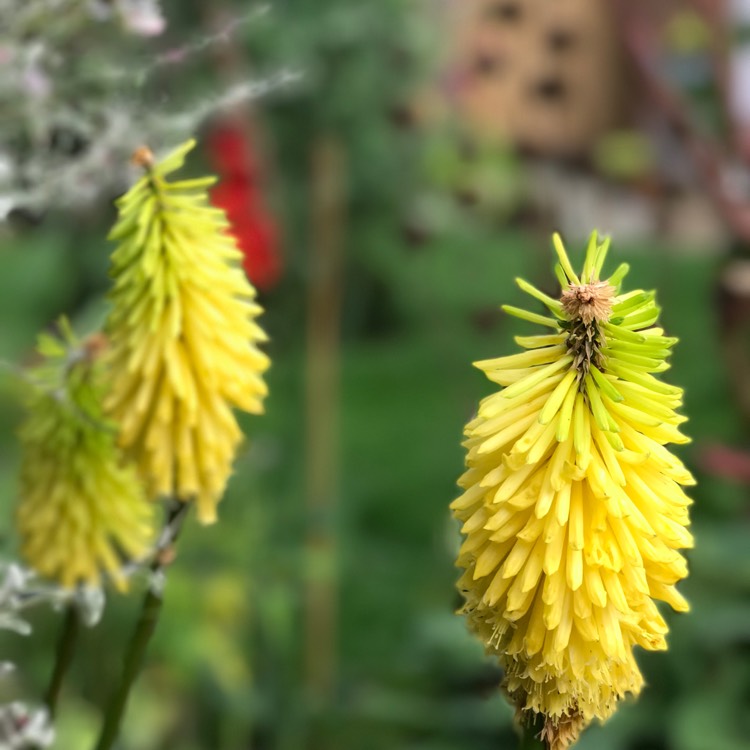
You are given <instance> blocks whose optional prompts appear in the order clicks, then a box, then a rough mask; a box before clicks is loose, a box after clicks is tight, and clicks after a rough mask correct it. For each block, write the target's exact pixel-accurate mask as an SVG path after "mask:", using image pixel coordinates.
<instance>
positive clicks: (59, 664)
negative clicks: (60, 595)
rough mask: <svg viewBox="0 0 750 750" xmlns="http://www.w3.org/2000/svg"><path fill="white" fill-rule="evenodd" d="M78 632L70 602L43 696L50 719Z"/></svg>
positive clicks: (78, 627) (55, 708)
mask: <svg viewBox="0 0 750 750" xmlns="http://www.w3.org/2000/svg"><path fill="white" fill-rule="evenodd" d="M79 630H80V620H79V617H78V611H77V609H76V605H75V604H74V603H73V602H71V603H69V604H68V606H67V608H66V610H65V619H64V620H63V625H62V630H61V631H60V638H59V639H58V641H57V651H56V654H55V666H54V668H53V670H52V677H51V678H50V683H49V686H48V687H47V692H46V693H45V696H44V703H45V705H46V706H47V710H48V711H49V715H50V718H54V716H55V711H56V710H57V702H58V699H59V697H60V690H61V689H62V685H63V681H64V680H65V675H66V674H67V673H68V669H69V668H70V665H71V664H72V662H73V655H74V654H75V649H76V643H77V642H78V631H79Z"/></svg>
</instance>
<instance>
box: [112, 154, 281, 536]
mask: <svg viewBox="0 0 750 750" xmlns="http://www.w3.org/2000/svg"><path fill="white" fill-rule="evenodd" d="M194 145H195V142H194V141H189V142H187V143H185V144H183V145H182V146H180V147H179V148H177V149H176V150H175V151H174V152H173V153H172V154H170V155H169V156H167V157H166V158H165V159H164V160H163V161H162V162H161V163H159V164H156V165H154V164H153V162H152V157H151V154H150V152H148V151H147V150H146V149H142V150H139V152H136V156H135V157H134V158H135V160H136V161H137V162H138V163H139V164H140V165H141V166H143V167H144V168H145V172H146V173H145V175H144V176H143V177H142V178H141V179H140V180H139V181H138V182H137V183H136V184H135V185H134V186H133V187H132V188H131V189H130V191H128V193H127V194H126V195H124V196H123V197H122V198H120V199H119V200H118V202H117V205H118V207H119V212H120V215H119V220H118V221H117V223H116V224H115V226H114V228H113V230H112V232H111V233H110V239H113V240H117V241H118V242H119V246H118V247H117V249H116V250H115V252H114V253H113V254H112V269H111V275H112V277H113V279H114V289H113V290H112V293H111V295H110V299H111V302H112V310H111V313H110V315H109V317H108V319H107V323H106V332H107V336H108V338H109V340H110V350H111V356H110V357H109V366H110V374H111V378H112V388H111V391H110V397H109V399H108V401H107V408H108V411H109V413H110V414H111V415H112V417H114V418H115V419H116V421H117V422H118V423H119V424H120V425H121V433H120V437H121V443H122V445H123V446H124V447H125V448H126V450H127V451H128V453H129V455H131V456H132V457H133V458H134V460H135V461H136V463H137V464H138V466H139V468H140V472H141V475H142V477H143V478H144V481H145V482H146V485H147V487H148V491H149V494H150V495H151V496H152V497H160V496H163V497H166V496H171V497H176V498H178V499H180V500H183V501H188V500H195V502H196V505H197V510H198V517H199V519H200V520H201V521H202V522H204V523H211V522H213V521H214V520H215V519H216V505H217V503H218V501H219V500H220V498H221V496H222V494H223V493H224V488H225V486H226V483H227V480H228V478H229V475H230V473H231V469H232V462H233V460H234V456H235V452H236V450H237V446H238V444H239V442H240V440H241V438H242V434H241V432H240V429H239V426H238V425H237V420H236V419H235V417H234V414H233V412H232V408H233V407H236V408H239V409H243V410H244V411H247V412H252V413H259V412H261V411H262V409H263V406H262V401H263V398H264V396H265V395H266V386H265V383H264V381H263V378H262V373H263V372H264V371H265V370H266V368H267V367H268V358H267V357H266V355H265V354H263V353H262V352H261V351H260V350H259V349H258V348H257V344H258V343H259V342H262V341H265V340H266V336H265V334H264V333H263V331H262V330H261V328H260V327H259V326H258V325H257V323H256V322H255V318H256V316H257V315H258V314H259V313H260V312H261V309H260V307H259V306H258V305H257V304H256V303H255V290H254V289H253V288H252V286H250V284H249V282H248V281H247V278H246V276H245V274H244V272H243V270H242V267H241V261H242V255H241V253H240V252H239V251H238V250H237V248H236V245H235V242H234V240H233V239H232V237H231V235H230V234H229V233H228V231H227V230H228V224H227V221H226V217H225V215H224V212H223V211H221V210H219V209H216V208H212V207H211V206H210V204H209V201H208V193H207V188H208V187H209V186H210V185H211V184H213V182H214V181H215V180H214V178H212V177H206V178H200V179H195V180H183V181H175V182H172V181H170V180H168V179H167V176H168V175H169V174H170V173H171V172H174V171H175V170H177V169H179V168H180V167H181V166H182V164H183V162H184V158H185V155H186V154H187V152H188V151H190V149H192V148H193V146H194Z"/></svg>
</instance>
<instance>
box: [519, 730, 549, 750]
mask: <svg viewBox="0 0 750 750" xmlns="http://www.w3.org/2000/svg"><path fill="white" fill-rule="evenodd" d="M519 750H547V744H546V743H545V742H543V741H542V740H540V739H539V738H538V737H537V735H536V732H535V731H534V729H533V728H530V727H524V729H523V734H522V735H521V744H520V745H519Z"/></svg>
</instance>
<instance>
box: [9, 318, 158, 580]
mask: <svg viewBox="0 0 750 750" xmlns="http://www.w3.org/2000/svg"><path fill="white" fill-rule="evenodd" d="M60 327H61V333H62V338H56V337H54V336H51V335H46V334H44V335H42V336H40V338H39V352H40V354H42V355H43V356H44V358H45V362H44V363H43V364H42V365H40V366H39V367H37V368H36V369H35V370H33V371H32V372H31V373H30V374H29V383H28V386H27V387H28V391H27V397H26V404H25V406H26V417H25V421H24V422H23V424H22V426H21V429H20V440H21V445H22V448H23V462H22V466H21V487H20V496H21V499H20V504H19V507H18V510H17V513H16V521H17V525H18V530H19V533H20V537H21V552H22V555H23V556H24V557H25V558H26V560H27V561H28V563H29V564H30V565H31V567H32V568H34V569H35V570H36V571H37V572H38V573H40V574H41V575H43V576H45V577H47V578H51V579H54V580H57V581H58V582H59V583H60V584H61V585H63V586H64V587H66V588H71V587H73V586H75V585H77V584H87V585H91V586H97V585H99V583H100V581H101V578H102V575H103V574H105V575H107V576H109V577H111V578H112V579H113V581H114V582H115V584H116V585H117V586H118V587H119V588H124V587H125V584H126V577H125V575H124V572H123V563H124V562H126V561H132V560H139V559H141V558H143V557H145V556H146V555H147V554H148V552H149V550H150V544H151V541H152V537H153V524H152V516H153V506H152V505H151V503H149V502H148V500H147V498H146V496H145V493H144V490H143V486H142V483H141V482H140V480H139V478H138V475H137V473H136V471H135V469H134V467H132V466H128V465H125V464H124V463H123V456H122V453H121V450H120V448H119V447H118V445H117V431H116V426H115V425H114V424H113V423H112V422H110V421H108V420H107V419H106V418H105V415H104V411H103V406H102V401H103V396H104V388H105V387H104V377H103V372H102V366H101V361H100V357H99V354H100V351H101V345H102V342H103V339H102V338H101V337H92V338H91V339H89V340H87V341H84V342H83V343H81V342H78V341H76V339H75V337H74V336H73V333H72V331H71V330H70V327H69V326H68V324H67V322H66V321H64V320H63V321H62V322H61V324H60Z"/></svg>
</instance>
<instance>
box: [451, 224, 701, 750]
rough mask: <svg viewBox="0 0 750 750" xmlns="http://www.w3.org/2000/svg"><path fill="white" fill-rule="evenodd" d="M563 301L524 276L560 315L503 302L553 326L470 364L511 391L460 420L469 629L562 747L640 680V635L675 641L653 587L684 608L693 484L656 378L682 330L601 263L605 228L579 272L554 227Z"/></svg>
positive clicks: (458, 504)
mask: <svg viewBox="0 0 750 750" xmlns="http://www.w3.org/2000/svg"><path fill="white" fill-rule="evenodd" d="M554 246H555V249H556V251H557V254H558V257H559V263H558V264H557V266H556V269H555V270H556V275H557V277H558V280H559V282H560V285H561V298H560V300H555V299H552V298H551V297H548V296H547V295H545V294H543V293H542V292H540V291H539V290H537V289H535V288H534V287H532V286H531V285H530V284H527V283H526V282H525V281H523V280H520V279H519V280H518V284H519V286H520V287H521V289H523V290H524V291H526V292H527V293H529V294H530V295H531V296H533V297H535V298H536V299H538V300H540V301H541V302H542V303H543V304H544V305H545V306H546V307H547V308H548V310H549V311H550V313H551V316H546V315H538V314H535V313H530V312H527V311H525V310H521V309H519V308H514V307H508V306H506V307H504V309H505V310H506V312H508V313H509V314H511V315H514V316H516V317H519V318H522V319H524V320H528V321H532V322H534V323H539V324H541V325H543V326H546V327H547V328H549V329H550V330H549V333H548V334H546V335H538V336H524V337H517V338H516V342H517V343H518V344H519V345H520V346H521V347H522V348H523V349H524V350H525V351H523V352H522V353H518V354H514V355H512V356H508V357H501V358H499V359H492V360H487V361H483V362H477V363H476V366H477V367H478V368H480V369H481V370H483V371H484V372H485V374H486V375H487V377H488V378H489V379H490V380H491V381H493V382H494V383H497V384H499V385H501V386H503V389H502V390H501V391H500V392H498V393H496V394H494V395H491V396H489V397H488V398H485V399H484V400H483V401H482V402H481V404H480V406H479V411H478V415H477V416H476V418H475V419H473V420H472V421H471V422H469V424H468V425H467V426H466V430H465V435H466V441H465V443H464V445H465V447H466V449H467V456H466V466H467V471H466V472H465V474H464V475H463V476H462V477H461V479H460V481H459V484H460V486H461V487H462V488H463V490H464V493H463V494H462V495H461V496H460V497H459V498H458V499H457V500H455V501H454V502H453V504H452V506H451V507H452V508H453V511H454V515H455V516H456V518H458V519H459V520H460V521H462V522H463V527H462V533H463V534H464V535H465V540H464V543H463V546H462V547H461V551H460V553H459V557H458V565H459V567H461V568H463V569H464V573H463V575H462V577H461V579H460V582H459V588H460V590H461V591H462V593H463V594H464V597H465V600H466V603H465V606H464V608H463V610H462V611H463V612H464V613H465V615H466V616H467V618H468V621H469V624H470V627H471V628H472V629H473V630H474V631H475V632H476V633H477V634H478V635H479V636H480V638H481V639H482V640H483V641H484V643H485V645H486V648H487V650H488V652H489V653H491V654H493V655H494V656H496V657H497V658H498V660H499V662H500V664H501V665H502V667H503V668H504V670H505V675H506V676H505V681H504V687H505V690H506V692H507V693H508V695H509V697H510V698H511V700H512V701H513V702H514V703H515V705H516V706H517V709H518V711H519V715H520V718H521V720H522V722H524V723H526V724H532V725H538V723H539V722H542V724H543V732H542V736H543V738H544V739H545V740H546V742H547V745H548V746H549V747H550V748H552V749H553V750H558V749H559V748H565V747H568V745H570V744H571V743H573V742H574V741H575V739H576V737H577V736H578V734H579V732H580V731H581V729H582V728H583V727H585V726H586V725H587V724H588V723H589V722H590V721H592V719H594V718H598V719H605V718H606V717H608V716H609V715H610V714H611V713H612V712H613V711H614V710H615V708H616V704H617V701H618V700H619V699H620V698H622V697H623V696H624V695H625V694H626V693H633V694H637V693H638V692H639V691H640V689H641V686H642V685H643V678H642V676H641V673H640V671H639V669H638V666H637V664H636V662H635V660H634V658H633V647H634V646H636V645H639V646H642V647H643V648H645V649H649V650H656V649H666V641H665V635H666V633H667V626H666V623H665V622H664V619H663V617H662V616H661V615H660V614H659V612H658V610H657V607H656V604H655V602H654V600H656V599H660V600H663V601H666V602H667V603H669V604H670V605H671V606H672V607H673V608H674V609H676V610H679V611H686V610H687V609H688V605H687V603H686V601H685V600H684V598H683V597H682V596H681V595H680V594H679V593H678V592H677V590H676V589H675V586H674V584H675V583H676V582H677V581H679V580H680V579H682V578H684V577H685V576H686V575H687V567H686V563H685V559H684V558H683V557H682V555H681V554H680V553H679V552H678V550H679V549H682V548H686V547H691V546H692V537H691V535H690V533H689V532H688V531H687V528H686V527H687V526H688V524H689V519H688V506H689V504H690V500H689V498H688V497H687V496H686V495H685V493H684V492H683V490H682V488H681V486H680V485H690V484H694V480H693V478H692V477H691V475H690V473H689V472H688V471H687V470H686V469H685V467H684V466H683V464H682V463H681V462H680V461H679V459H677V458H676V457H675V456H674V455H672V453H670V452H669V450H667V448H665V447H664V446H665V444H667V443H685V442H688V440H687V438H685V436H684V435H682V434H681V433H680V432H679V430H678V427H677V426H678V425H679V424H680V423H682V422H683V421H685V418H684V417H681V416H679V415H678V414H677V413H676V412H675V409H676V408H677V407H679V406H680V405H681V403H682V401H681V396H682V392H681V390H680V389H679V388H675V387H673V386H670V385H667V384H665V383H663V382H662V381H661V380H659V379H658V378H657V377H654V374H657V373H661V372H663V371H664V370H666V369H667V368H668V366H669V365H668V364H667V362H666V360H667V358H668V356H669V354H670V349H671V347H672V346H673V345H674V344H675V342H676V339H674V338H669V337H666V336H665V335H664V331H663V330H662V329H661V328H659V327H656V325H655V324H656V321H657V318H658V315H659V308H658V307H657V306H656V304H655V302H654V294H653V293H652V292H643V291H640V290H636V291H632V292H628V293H625V294H623V293H620V291H619V289H620V284H621V282H622V279H623V277H624V276H625V274H626V273H627V270H628V268H627V265H625V264H623V265H621V266H620V267H619V268H618V269H617V270H616V271H615V272H614V274H613V275H612V276H611V277H610V278H609V279H607V280H606V281H601V280H600V278H599V274H600V272H601V269H602V266H603V263H604V259H605V257H606V254H607V250H608V246H609V242H608V241H604V242H601V243H600V242H599V241H598V238H597V236H596V234H594V235H593V236H592V238H591V241H590V242H589V245H588V248H587V252H586V258H585V262H584V266H583V273H582V274H581V277H580V278H579V277H578V275H577V274H576V273H575V272H574V270H573V268H572V266H571V264H570V261H569V260H568V257H567V254H566V252H565V249H564V247H563V245H562V242H561V240H560V238H559V236H557V235H555V237H554Z"/></svg>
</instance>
